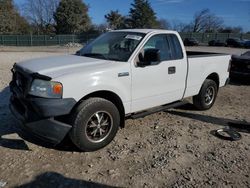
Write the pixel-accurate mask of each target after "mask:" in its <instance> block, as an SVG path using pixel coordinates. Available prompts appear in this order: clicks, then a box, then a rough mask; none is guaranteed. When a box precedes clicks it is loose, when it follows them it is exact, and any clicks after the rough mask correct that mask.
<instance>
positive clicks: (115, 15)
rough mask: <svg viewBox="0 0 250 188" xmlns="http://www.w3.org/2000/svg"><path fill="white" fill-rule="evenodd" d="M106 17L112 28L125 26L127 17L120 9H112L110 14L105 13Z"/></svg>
mask: <svg viewBox="0 0 250 188" xmlns="http://www.w3.org/2000/svg"><path fill="white" fill-rule="evenodd" d="M105 18H106V20H107V23H108V24H109V27H110V28H111V29H122V28H124V22H125V18H124V16H122V15H121V14H120V13H119V11H118V10H116V11H113V10H111V11H110V12H109V13H108V14H106V15H105Z"/></svg>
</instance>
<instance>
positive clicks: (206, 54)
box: [187, 51, 227, 58]
mask: <svg viewBox="0 0 250 188" xmlns="http://www.w3.org/2000/svg"><path fill="white" fill-rule="evenodd" d="M224 55H227V54H221V53H214V52H198V51H187V57H188V58H195V57H211V56H224Z"/></svg>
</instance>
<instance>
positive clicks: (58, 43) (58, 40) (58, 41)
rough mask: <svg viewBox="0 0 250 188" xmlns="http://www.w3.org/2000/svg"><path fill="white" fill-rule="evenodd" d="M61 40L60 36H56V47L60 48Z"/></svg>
mask: <svg viewBox="0 0 250 188" xmlns="http://www.w3.org/2000/svg"><path fill="white" fill-rule="evenodd" d="M60 43H61V40H60V35H57V45H59V46H60Z"/></svg>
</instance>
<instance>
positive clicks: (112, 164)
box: [0, 47, 250, 188]
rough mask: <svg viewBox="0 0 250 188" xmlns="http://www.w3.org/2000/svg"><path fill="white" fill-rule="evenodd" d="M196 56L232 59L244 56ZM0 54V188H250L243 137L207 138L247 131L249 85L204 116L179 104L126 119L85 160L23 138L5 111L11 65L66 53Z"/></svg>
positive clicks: (247, 143) (234, 89)
mask: <svg viewBox="0 0 250 188" xmlns="http://www.w3.org/2000/svg"><path fill="white" fill-rule="evenodd" d="M17 49H18V48H17ZM24 49H25V50H24ZM196 49H197V48H195V50H196ZM199 50H205V51H206V50H211V51H216V52H218V51H219V52H225V53H231V54H240V53H242V52H243V51H244V50H240V49H231V48H207V47H202V48H201V47H199ZM0 51H1V52H0V188H1V187H24V188H27V187H53V188H54V187H199V188H200V187H240V188H242V187H250V177H249V175H250V134H249V132H247V130H246V131H245V132H244V131H243V130H240V131H241V132H240V133H241V135H242V139H241V140H239V141H235V142H231V141H225V140H221V139H219V138H217V137H215V136H214V135H213V134H212V133H213V130H216V129H219V128H223V127H225V126H228V124H229V123H239V124H244V125H246V124H248V125H249V126H250V124H249V122H250V86H249V83H247V82H244V81H233V82H232V83H230V85H228V86H227V87H224V88H222V89H220V91H219V94H218V98H217V101H216V103H215V105H214V107H213V108H212V109H211V110H208V111H203V112H200V111H196V110H195V109H194V108H193V107H192V105H185V106H184V107H182V108H178V109H171V110H168V111H165V112H160V113H156V114H152V115H149V116H146V117H145V118H141V119H137V120H130V119H129V120H126V125H125V128H123V129H120V130H119V132H118V134H117V136H116V138H115V140H114V141H113V142H112V143H111V144H110V145H108V146H107V147H105V148H104V149H102V150H100V151H97V152H92V153H84V152H79V151H77V149H76V148H75V147H73V146H72V145H71V144H70V142H69V141H67V140H66V141H64V143H62V144H60V145H59V146H56V147H53V146H51V145H49V144H46V143H44V142H42V141H40V140H37V139H36V138H33V137H32V135H30V134H26V133H23V132H22V131H21V129H20V128H19V123H18V122H17V121H16V120H15V119H14V117H13V116H12V115H11V113H10V111H9V109H8V103H9V102H8V100H9V96H10V92H9V88H8V83H9V82H10V80H11V73H10V69H11V67H12V65H13V63H14V62H18V61H21V60H25V59H31V58H36V57H44V56H51V55H58V54H64V53H70V51H68V50H65V49H63V50H56V51H53V50H48V49H47V50H46V49H43V50H42V49H41V50H40V51H42V52H39V49H38V50H37V51H32V50H31V48H23V49H22V50H20V49H18V50H16V49H15V50H13V48H9V49H8V50H6V49H5V50H3V48H1V49H0ZM28 51H32V52H28ZM48 51H49V52H48ZM71 51H73V50H72V49H71ZM52 52H54V53H52ZM248 130H249V129H248Z"/></svg>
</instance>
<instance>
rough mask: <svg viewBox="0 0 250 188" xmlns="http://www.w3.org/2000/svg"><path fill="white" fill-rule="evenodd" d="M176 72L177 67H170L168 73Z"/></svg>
mask: <svg viewBox="0 0 250 188" xmlns="http://www.w3.org/2000/svg"><path fill="white" fill-rule="evenodd" d="M175 73H176V67H168V74H175Z"/></svg>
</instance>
